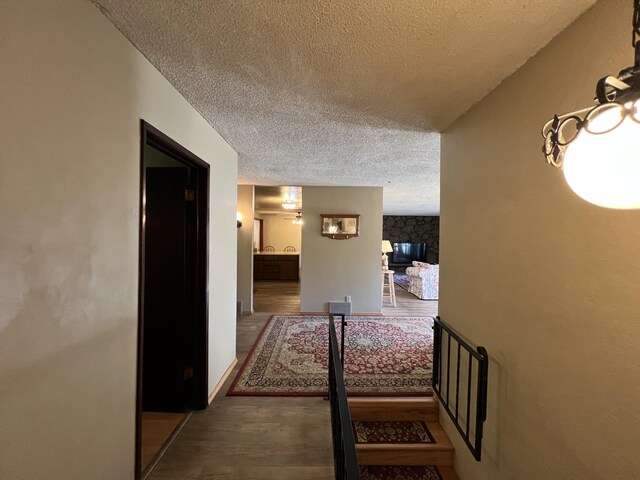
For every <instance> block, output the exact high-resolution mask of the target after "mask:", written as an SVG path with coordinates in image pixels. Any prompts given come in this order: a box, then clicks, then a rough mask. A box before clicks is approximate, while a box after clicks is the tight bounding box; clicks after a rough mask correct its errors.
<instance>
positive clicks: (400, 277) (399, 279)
mask: <svg viewBox="0 0 640 480" xmlns="http://www.w3.org/2000/svg"><path fill="white" fill-rule="evenodd" d="M393 283H395V284H396V285H398V286H399V287H400V288H404V289H405V290H406V291H409V275H407V274H406V273H394V274H393Z"/></svg>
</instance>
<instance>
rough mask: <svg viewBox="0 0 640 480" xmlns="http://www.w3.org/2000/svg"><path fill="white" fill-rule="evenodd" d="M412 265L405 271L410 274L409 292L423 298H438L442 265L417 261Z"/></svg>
mask: <svg viewBox="0 0 640 480" xmlns="http://www.w3.org/2000/svg"><path fill="white" fill-rule="evenodd" d="M412 265H413V266H411V267H407V270H406V272H405V273H406V274H407V275H408V276H409V293H413V294H414V295H415V296H416V297H418V298H421V299H422V300H437V299H438V288H439V274H440V268H439V267H440V266H439V265H431V264H429V263H423V262H415V261H414V262H413V264H412Z"/></svg>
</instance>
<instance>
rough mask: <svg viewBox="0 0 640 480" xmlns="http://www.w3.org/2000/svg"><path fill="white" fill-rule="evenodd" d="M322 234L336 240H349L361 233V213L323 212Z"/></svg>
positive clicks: (321, 216)
mask: <svg viewBox="0 0 640 480" xmlns="http://www.w3.org/2000/svg"><path fill="white" fill-rule="evenodd" d="M320 218H321V219H322V222H321V228H322V230H321V232H320V233H321V234H322V236H324V237H329V238H332V239H334V240H348V239H350V238H353V237H357V236H358V235H359V234H360V215H347V214H325V213H323V214H321V215H320Z"/></svg>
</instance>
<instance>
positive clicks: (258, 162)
mask: <svg viewBox="0 0 640 480" xmlns="http://www.w3.org/2000/svg"><path fill="white" fill-rule="evenodd" d="M96 3H97V4H99V6H100V8H101V9H102V10H103V12H104V13H105V15H107V17H108V18H109V19H110V20H111V21H112V22H113V23H114V24H115V25H116V26H117V27H118V28H119V29H120V30H121V31H122V32H123V33H124V34H125V35H126V36H127V37H128V38H129V39H130V40H131V42H132V43H133V44H134V45H135V46H136V47H137V48H138V49H139V50H140V51H141V52H142V53H143V54H144V55H145V56H146V57H147V58H148V59H149V60H150V61H151V63H153V64H154V65H155V66H156V67H157V68H158V69H159V70H160V72H161V73H162V74H163V75H164V76H165V77H166V78H167V79H168V80H169V81H170V82H171V83H172V84H173V85H174V86H175V87H176V88H177V89H178V90H179V91H180V92H181V93H182V94H183V95H184V97H185V98H186V99H187V100H188V101H189V102H190V103H191V104H192V105H193V106H194V107H195V108H196V109H197V110H198V111H199V112H200V113H201V114H202V115H203V116H204V117H205V118H206V119H207V120H208V121H209V122H210V123H211V124H212V125H213V126H214V127H215V128H216V130H218V131H219V132H220V133H221V134H222V135H223V136H224V137H225V138H226V139H227V141H228V142H229V143H230V144H231V146H232V147H233V148H234V149H235V150H236V151H237V152H238V154H239V166H238V176H239V181H240V183H249V184H256V185H369V186H375V185H377V186H384V187H385V191H384V210H385V213H387V214H434V213H438V212H439V203H440V202H439V195H440V191H439V190H440V189H439V175H440V140H439V135H438V134H437V133H434V132H437V131H441V130H442V129H444V128H445V127H446V126H447V125H449V124H450V123H451V122H452V121H453V120H455V119H456V118H457V117H458V116H460V115H461V114H462V113H464V112H465V111H466V110H468V109H469V108H470V107H471V106H472V105H473V104H474V103H475V102H477V101H478V100H480V99H481V98H482V97H483V96H484V95H485V94H486V93H487V92H489V91H490V90H491V89H493V88H494V87H495V86H496V85H497V84H498V83H499V82H500V81H501V80H502V79H504V78H505V77H507V76H508V75H510V74H511V73H513V72H514V71H515V70H516V69H517V68H518V67H519V66H520V65H522V64H523V63H524V62H525V61H526V60H527V59H528V58H529V57H530V56H531V55H533V54H534V53H535V52H536V51H537V50H539V49H540V48H541V47H542V46H543V45H544V44H546V43H547V42H548V41H549V40H550V39H551V38H552V37H553V36H555V35H556V34H557V33H559V32H560V31H561V30H562V29H563V28H565V27H566V26H567V25H568V24H569V23H571V22H572V21H573V20H574V19H575V18H577V16H578V15H579V14H580V13H582V12H583V11H584V10H585V9H586V8H588V7H589V6H591V5H592V4H593V3H595V0H571V1H569V2H565V1H558V0H527V1H524V0H483V1H480V2H478V1H473V0H431V1H428V0H349V1H347V0H325V1H314V0H216V1H202V0H182V1H168V0H96Z"/></svg>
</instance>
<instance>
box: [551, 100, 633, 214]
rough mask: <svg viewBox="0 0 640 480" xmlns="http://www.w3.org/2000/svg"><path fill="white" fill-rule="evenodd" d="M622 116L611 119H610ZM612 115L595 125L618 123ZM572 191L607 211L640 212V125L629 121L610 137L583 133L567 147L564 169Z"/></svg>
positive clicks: (609, 135) (628, 118)
mask: <svg viewBox="0 0 640 480" xmlns="http://www.w3.org/2000/svg"><path fill="white" fill-rule="evenodd" d="M614 115H618V117H617V118H612V119H608V118H607V117H608V116H614ZM619 118H620V117H619V112H616V111H610V112H605V113H604V114H603V115H601V116H599V117H597V118H596V119H595V122H607V123H609V122H610V121H613V122H617V121H618V119H619ZM562 170H563V172H564V177H565V179H566V181H567V183H568V184H569V186H570V187H571V189H572V190H573V191H574V192H575V193H576V194H577V195H579V196H580V197H582V198H583V199H585V200H586V201H588V202H590V203H593V204H595V205H599V206H601V207H606V208H620V209H632V208H640V124H638V123H637V122H636V121H634V120H633V119H632V118H630V117H627V118H625V119H624V120H623V121H622V123H620V124H619V125H618V126H617V127H616V128H614V129H613V130H611V131H610V132H608V133H602V134H593V133H590V132H588V131H587V130H585V129H583V130H581V131H580V133H579V134H578V136H577V137H576V139H575V140H574V141H573V142H572V143H571V144H570V145H569V146H568V147H567V151H566V153H565V157H564V162H563V165H562Z"/></svg>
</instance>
